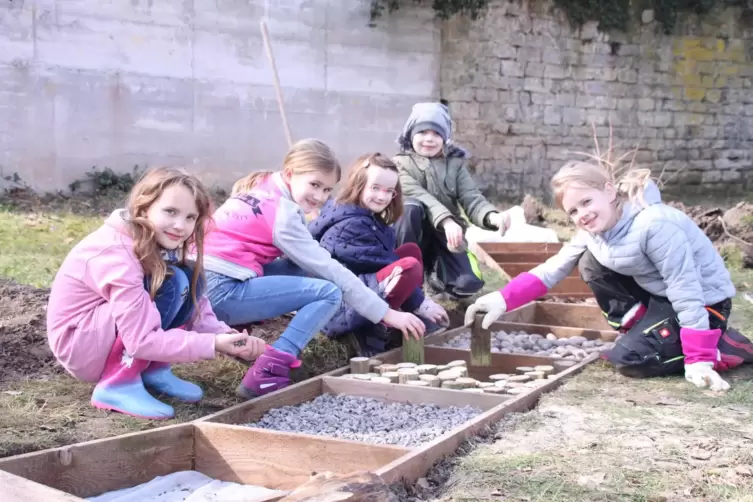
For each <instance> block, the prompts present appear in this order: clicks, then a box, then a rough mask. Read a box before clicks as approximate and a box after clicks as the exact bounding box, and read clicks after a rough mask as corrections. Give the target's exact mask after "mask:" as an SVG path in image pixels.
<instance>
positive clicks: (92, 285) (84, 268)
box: [47, 210, 230, 382]
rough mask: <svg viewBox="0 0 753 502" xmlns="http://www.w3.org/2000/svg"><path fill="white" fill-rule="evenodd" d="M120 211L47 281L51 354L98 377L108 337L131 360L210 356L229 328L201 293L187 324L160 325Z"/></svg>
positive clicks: (75, 371) (81, 374) (76, 371)
mask: <svg viewBox="0 0 753 502" xmlns="http://www.w3.org/2000/svg"><path fill="white" fill-rule="evenodd" d="M123 214H124V213H123V212H122V210H119V211H115V212H113V213H112V214H111V215H110V217H109V218H108V219H107V221H105V224H104V225H102V226H101V227H100V228H99V229H98V230H96V231H94V232H93V233H91V234H89V235H88V236H86V237H85V238H84V239H83V240H82V241H81V242H79V243H78V244H77V245H76V246H75V247H74V248H73V249H72V250H71V252H70V253H69V254H68V256H67V257H66V258H65V261H64V262H63V264H62V266H61V267H60V270H58V273H57V275H56V276H55V280H54V282H53V283H52V291H51V292H50V302H49V305H48V308H47V336H48V340H49V344H50V347H51V348H52V353H53V354H55V357H56V358H57V359H58V361H60V363H61V364H62V365H63V367H64V368H65V369H66V370H67V371H68V372H69V373H70V374H71V375H73V376H74V377H76V378H78V379H79V380H83V381H86V382H96V381H98V380H99V378H100V376H101V375H102V371H103V370H104V366H105V361H106V359H107V356H108V354H109V352H110V349H111V348H112V345H113V343H114V341H115V331H116V326H117V333H118V334H119V335H120V336H121V338H122V340H123V345H124V346H125V349H126V352H128V354H130V355H131V356H133V357H135V358H137V359H146V360H149V361H160V362H168V363H182V362H191V361H198V360H202V359H213V358H214V355H215V349H214V335H215V334H216V333H227V332H229V331H230V328H229V327H228V326H227V325H226V324H225V323H223V322H220V321H219V320H217V318H216V317H215V315H214V312H213V311H212V308H211V306H210V304H209V301H208V300H207V299H206V297H202V298H199V299H198V303H199V304H198V309H199V313H198V314H197V316H196V317H195V319H194V320H193V321H192V322H190V323H189V324H188V325H187V326H186V328H188V329H171V330H167V331H163V330H162V328H161V324H162V322H161V317H160V313H159V312H158V311H157V307H156V305H155V304H154V302H153V301H152V300H151V299H150V298H149V293H148V292H147V291H146V289H145V288H144V271H143V269H142V267H141V264H140V263H139V261H138V260H137V259H136V256H135V255H134V253H133V241H132V240H131V238H130V236H129V235H128V234H127V232H126V229H125V223H124V220H123V217H122V215H123Z"/></svg>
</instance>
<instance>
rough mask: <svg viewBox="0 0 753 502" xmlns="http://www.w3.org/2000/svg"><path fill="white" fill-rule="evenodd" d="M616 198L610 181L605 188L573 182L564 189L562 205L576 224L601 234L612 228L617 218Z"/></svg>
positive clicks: (589, 231)
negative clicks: (600, 188)
mask: <svg viewBox="0 0 753 502" xmlns="http://www.w3.org/2000/svg"><path fill="white" fill-rule="evenodd" d="M616 198H617V192H616V191H615V189H614V187H613V186H612V185H611V184H609V183H607V184H606V186H605V187H604V189H603V190H599V189H598V188H591V187H588V186H586V185H582V184H579V183H572V184H570V185H569V186H567V187H566V188H565V190H564V193H563V196H562V207H563V208H564V210H565V212H566V213H567V215H568V216H569V217H570V219H571V220H572V221H573V223H575V226H577V227H578V228H581V229H583V230H585V231H587V232H588V233H591V234H600V233H602V232H606V231H607V230H609V229H610V228H612V227H613V226H614V224H615V222H616V220H617V209H616V206H615V200H616Z"/></svg>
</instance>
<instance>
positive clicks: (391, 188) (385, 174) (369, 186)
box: [361, 165, 398, 214]
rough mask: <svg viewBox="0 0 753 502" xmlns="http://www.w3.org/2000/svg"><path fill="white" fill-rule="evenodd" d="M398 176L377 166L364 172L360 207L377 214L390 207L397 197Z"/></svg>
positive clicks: (370, 167) (372, 166)
mask: <svg viewBox="0 0 753 502" xmlns="http://www.w3.org/2000/svg"><path fill="white" fill-rule="evenodd" d="M397 180H398V175H397V173H396V172H395V171H393V170H390V169H385V168H383V167H380V166H377V165H371V166H369V168H368V169H367V170H366V184H365V185H364V187H363V191H362V192H361V205H362V206H363V207H365V208H366V209H368V210H370V211H373V212H375V213H377V214H379V213H381V212H382V211H384V210H385V209H387V206H389V205H390V202H392V199H394V198H395V196H396V195H397V191H396V190H395V187H397Z"/></svg>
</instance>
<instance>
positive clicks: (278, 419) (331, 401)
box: [247, 394, 483, 447]
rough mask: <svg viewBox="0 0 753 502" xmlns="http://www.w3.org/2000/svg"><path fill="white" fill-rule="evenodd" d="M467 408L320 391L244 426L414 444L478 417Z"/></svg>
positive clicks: (427, 440)
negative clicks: (390, 401) (388, 400)
mask: <svg viewBox="0 0 753 502" xmlns="http://www.w3.org/2000/svg"><path fill="white" fill-rule="evenodd" d="M482 411H483V410H481V409H480V408H475V407H471V406H464V407H457V406H449V407H439V406H436V405H428V404H419V405H414V404H402V403H388V402H384V401H380V400H378V399H373V398H368V397H360V396H347V395H338V396H335V395H332V394H322V395H321V396H319V397H317V398H315V399H314V400H312V401H308V402H306V403H302V404H299V405H296V406H283V407H281V408H274V409H272V410H269V411H268V412H267V413H266V414H265V415H264V416H263V417H261V419H260V420H259V421H258V422H255V423H251V424H247V425H248V426H249V427H257V428H261V429H270V430H276V431H285V432H299V433H305V434H314V435H317V436H328V437H334V438H341V439H351V440H355V441H363V442H366V443H374V444H391V445H399V446H408V447H415V446H420V445H421V444H423V443H427V442H429V441H432V440H433V439H435V438H437V437H439V436H441V435H443V434H445V433H446V432H448V431H450V430H452V429H454V428H455V427H457V426H459V425H461V424H463V423H464V422H467V421H468V420H471V419H472V418H474V417H475V416H477V415H480V414H481V413H482Z"/></svg>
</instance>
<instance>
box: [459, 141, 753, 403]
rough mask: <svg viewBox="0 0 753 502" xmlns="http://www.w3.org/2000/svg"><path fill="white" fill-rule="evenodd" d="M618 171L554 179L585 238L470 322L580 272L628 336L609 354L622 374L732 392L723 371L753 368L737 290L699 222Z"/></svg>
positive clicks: (644, 180)
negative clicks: (736, 306)
mask: <svg viewBox="0 0 753 502" xmlns="http://www.w3.org/2000/svg"><path fill="white" fill-rule="evenodd" d="M607 155H609V151H608V153H607ZM614 171H615V166H614V165H613V164H612V163H611V162H610V161H609V160H608V159H607V160H606V161H601V159H600V161H599V163H598V164H597V163H595V162H579V161H576V162H569V163H567V164H566V165H565V166H563V167H562V168H561V169H560V170H559V172H557V174H555V175H554V177H553V178H552V181H551V185H552V191H553V193H554V198H555V201H556V203H557V205H558V206H559V207H560V208H561V209H563V210H564V211H565V212H566V213H567V214H568V216H570V218H571V219H572V221H573V223H574V224H575V226H576V227H577V228H578V233H577V234H576V235H575V237H573V239H572V240H571V241H570V242H569V243H567V245H565V246H563V247H562V249H561V250H560V251H559V252H558V253H557V255H555V256H553V257H551V258H549V259H548V260H547V261H546V262H545V263H543V264H541V265H539V266H537V267H535V268H533V269H532V270H531V271H530V272H524V273H522V274H520V275H518V276H517V277H515V278H514V279H513V280H512V281H510V282H509V283H508V284H507V285H506V286H505V287H504V288H503V289H501V290H500V291H495V292H493V293H489V294H487V295H484V296H482V297H480V298H479V299H477V300H476V302H475V303H474V304H473V305H471V306H470V307H469V308H468V310H467V311H466V317H465V322H466V324H471V323H472V322H473V320H474V316H475V315H476V314H477V313H480V312H486V313H487V314H486V315H485V316H484V319H483V321H482V327H483V328H484V329H486V328H488V327H489V325H490V324H491V323H492V322H493V321H494V320H496V319H497V318H499V316H500V315H502V314H503V313H505V312H506V311H510V310H514V309H516V308H518V307H520V306H522V305H524V304H526V303H528V302H530V301H533V300H535V299H537V298H539V297H541V296H544V295H545V294H546V293H547V291H548V290H549V289H551V288H553V287H554V286H555V285H556V284H557V283H558V282H560V281H562V280H563V279H564V278H565V277H567V276H568V275H569V274H570V271H571V270H572V269H573V268H575V267H576V266H577V267H578V268H579V270H580V273H581V277H582V278H583V280H584V281H585V282H586V283H587V284H588V286H589V287H590V288H591V290H592V291H593V293H594V296H595V298H596V301H597V303H598V304H599V306H600V307H601V309H602V311H603V312H604V316H605V318H606V319H607V321H608V322H609V323H610V324H611V325H612V326H613V327H614V328H615V329H619V330H620V331H621V332H622V333H624V335H623V336H621V337H619V338H618V339H617V343H616V344H615V347H614V348H613V349H612V350H610V351H609V352H608V353H606V356H605V358H606V359H607V360H609V361H610V362H612V363H613V364H614V365H615V366H616V367H617V369H618V370H619V371H620V372H621V373H622V374H624V375H626V376H631V377H654V376H664V375H671V374H676V373H683V372H684V374H685V378H686V379H687V380H688V381H689V382H691V383H693V384H694V385H696V386H697V387H708V388H710V389H711V390H717V391H722V390H727V389H728V388H729V384H728V383H727V382H726V381H725V380H724V379H722V377H721V376H720V375H719V373H720V372H723V371H727V370H729V369H731V368H734V367H736V366H739V365H740V364H743V363H744V362H753V345H751V342H750V340H748V339H747V338H746V337H744V336H743V335H742V334H740V333H739V332H737V331H735V330H733V329H728V326H727V324H728V320H729V314H730V311H731V309H732V298H733V297H734V296H735V286H734V284H733V283H732V279H731V277H730V274H729V272H728V271H727V269H726V267H725V265H724V260H723V259H722V257H721V256H720V255H719V253H718V252H717V250H716V249H714V246H713V245H712V243H711V241H710V240H709V238H708V237H707V236H706V235H705V234H704V233H703V231H702V230H701V229H700V228H698V226H697V225H696V224H695V223H694V222H693V220H691V219H690V218H689V217H688V216H687V215H686V214H685V213H683V212H682V211H679V210H677V209H675V208H672V207H670V206H667V205H665V204H663V203H662V200H661V194H660V192H659V189H658V187H657V186H656V184H655V183H654V182H653V181H652V180H651V179H650V175H651V172H650V171H649V170H647V169H635V170H629V171H627V172H626V173H624V174H623V175H622V176H621V177H620V178H619V179H615V176H614Z"/></svg>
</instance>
